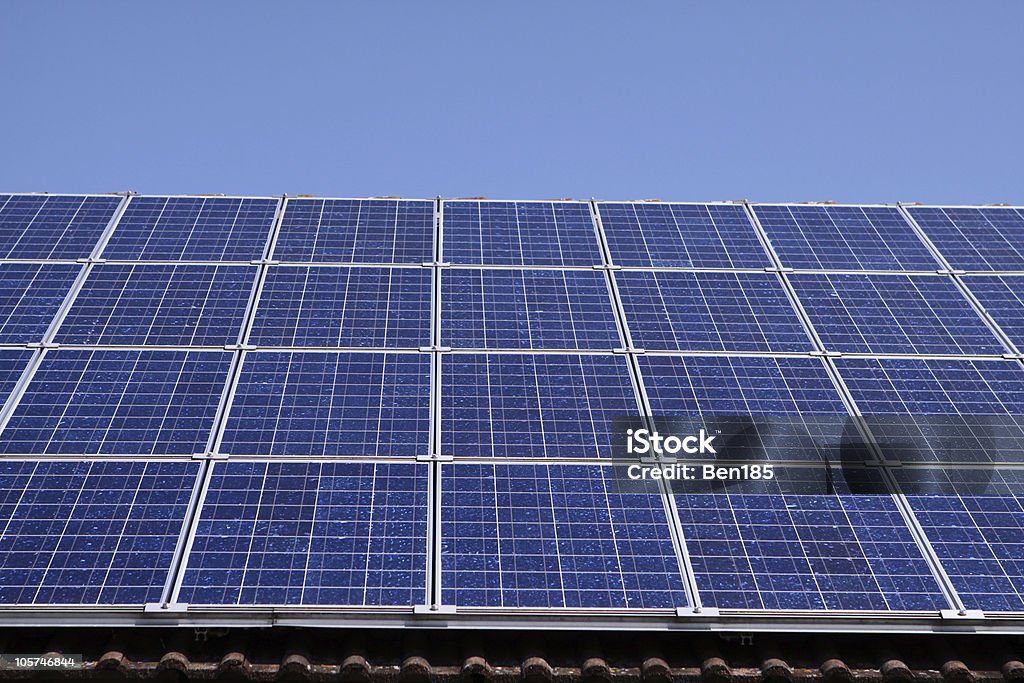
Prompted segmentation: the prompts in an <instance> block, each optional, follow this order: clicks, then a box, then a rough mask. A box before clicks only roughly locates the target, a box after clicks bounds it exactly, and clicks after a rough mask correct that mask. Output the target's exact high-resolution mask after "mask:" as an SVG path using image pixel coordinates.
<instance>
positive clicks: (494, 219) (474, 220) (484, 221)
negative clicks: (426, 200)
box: [444, 201, 603, 266]
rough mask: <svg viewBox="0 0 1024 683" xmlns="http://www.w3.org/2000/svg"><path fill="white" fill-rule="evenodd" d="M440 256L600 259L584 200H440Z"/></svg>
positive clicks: (550, 261) (513, 261) (530, 262)
mask: <svg viewBox="0 0 1024 683" xmlns="http://www.w3.org/2000/svg"><path fill="white" fill-rule="evenodd" d="M444 260H445V261H447V262H449V263H465V264H471V265H509V266H595V265H601V263H602V262H603V260H602V258H601V248H600V244H599V242H598V239H597V233H596V232H595V231H594V221H593V218H592V217H591V215H590V207H589V205H588V204H586V203H582V202H467V201H461V202H460V201H455V202H445V203H444Z"/></svg>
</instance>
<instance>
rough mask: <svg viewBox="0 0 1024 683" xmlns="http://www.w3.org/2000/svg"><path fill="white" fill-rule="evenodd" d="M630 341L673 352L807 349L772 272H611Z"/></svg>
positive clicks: (796, 317) (797, 320) (804, 333)
mask: <svg viewBox="0 0 1024 683" xmlns="http://www.w3.org/2000/svg"><path fill="white" fill-rule="evenodd" d="M615 281H616V282H617V283H618V286H619V295H620V296H621V298H622V307H623V310H624V311H625V313H626V324H627V326H628V327H629V331H630V335H631V336H632V337H633V344H634V345H635V346H637V347H640V348H645V349H658V350H672V351H676V350H678V351H811V350H813V348H814V345H813V343H812V342H811V338H810V337H809V336H808V334H807V331H806V330H805V329H804V327H803V324H802V323H801V321H800V316H799V315H797V312H796V310H795V309H794V308H793V305H792V304H791V303H790V301H789V297H788V296H787V295H786V290H785V289H784V288H783V286H782V284H781V283H780V282H779V280H778V278H777V277H776V276H775V275H773V274H770V273H684V272H662V273H652V272H626V271H623V272H620V273H616V274H615Z"/></svg>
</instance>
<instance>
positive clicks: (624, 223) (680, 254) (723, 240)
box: [597, 202, 772, 268]
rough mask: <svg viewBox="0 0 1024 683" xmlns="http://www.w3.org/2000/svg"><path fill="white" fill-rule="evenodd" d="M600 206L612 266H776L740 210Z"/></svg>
mask: <svg viewBox="0 0 1024 683" xmlns="http://www.w3.org/2000/svg"><path fill="white" fill-rule="evenodd" d="M597 206H598V211H599V212H600V214H601V225H602V227H603V228H604V234H605V239H607V241H608V249H609V251H610V252H611V260H612V263H615V264H618V265H620V266H639V267H681V268H763V267H766V266H770V265H772V263H771V259H769V257H768V253H767V252H766V251H765V249H764V246H763V245H762V244H761V241H760V240H759V239H758V236H757V232H756V231H755V230H754V227H753V225H751V223H750V218H748V217H747V212H746V211H745V210H744V208H743V207H742V206H739V205H734V204H733V205H730V204H660V203H630V204H612V203H606V202H601V203H599V204H598V205H597Z"/></svg>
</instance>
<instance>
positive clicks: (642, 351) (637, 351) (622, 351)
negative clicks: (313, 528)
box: [612, 348, 647, 356]
mask: <svg viewBox="0 0 1024 683" xmlns="http://www.w3.org/2000/svg"><path fill="white" fill-rule="evenodd" d="M612 353H617V354H620V355H623V356H624V355H627V354H630V353H635V354H637V355H640V356H642V355H643V354H645V353H647V349H638V348H632V349H612Z"/></svg>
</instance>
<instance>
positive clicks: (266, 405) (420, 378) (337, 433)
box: [220, 351, 430, 457]
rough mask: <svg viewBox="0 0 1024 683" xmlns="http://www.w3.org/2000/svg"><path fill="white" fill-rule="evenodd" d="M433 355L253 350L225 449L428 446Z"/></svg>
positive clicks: (394, 450)
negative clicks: (430, 356)
mask: <svg viewBox="0 0 1024 683" xmlns="http://www.w3.org/2000/svg"><path fill="white" fill-rule="evenodd" d="M429 432H430V358H429V357H428V356H427V354H416V353H409V354H397V353H318V352H277V351H274V352H270V351H268V352H257V353H248V354H247V355H246V357H245V360H244V362H243V363H242V369H241V375H240V377H239V380H238V387H237V389H236V390H235V395H234V399H233V401H232V404H231V410H230V412H229V414H228V420H227V425H226V427H225V433H224V439H223V443H222V444H221V448H220V450H222V451H223V452H225V453H235V454H239V453H240V454H246V455H298V456H323V455H327V456H333V455H348V456H364V455H365V456H373V455H378V456H389V455H395V456H409V457H414V456H417V455H424V454H426V453H428V452H429V450H430V447H429Z"/></svg>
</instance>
